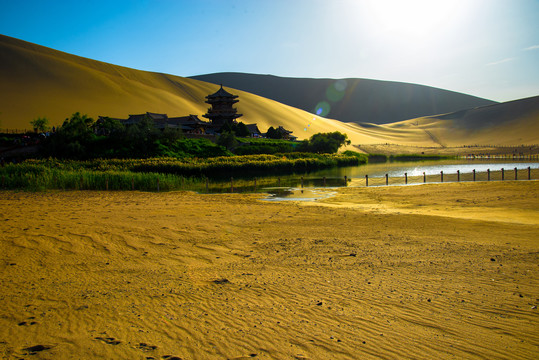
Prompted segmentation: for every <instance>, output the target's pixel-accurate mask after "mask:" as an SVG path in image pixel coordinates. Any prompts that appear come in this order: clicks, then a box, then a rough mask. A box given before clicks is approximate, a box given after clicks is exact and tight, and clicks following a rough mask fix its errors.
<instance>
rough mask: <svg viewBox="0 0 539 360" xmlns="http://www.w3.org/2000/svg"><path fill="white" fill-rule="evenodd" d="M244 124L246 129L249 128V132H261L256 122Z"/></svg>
mask: <svg viewBox="0 0 539 360" xmlns="http://www.w3.org/2000/svg"><path fill="white" fill-rule="evenodd" d="M245 126H246V127H247V130H249V132H250V133H251V134H258V135H260V134H262V133H261V132H260V130H259V129H258V126H257V125H256V124H246V125H245Z"/></svg>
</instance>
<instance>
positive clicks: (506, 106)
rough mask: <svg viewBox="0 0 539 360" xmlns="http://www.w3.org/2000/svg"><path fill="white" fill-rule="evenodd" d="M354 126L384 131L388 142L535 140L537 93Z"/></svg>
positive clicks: (445, 143) (537, 133)
mask: <svg viewBox="0 0 539 360" xmlns="http://www.w3.org/2000/svg"><path fill="white" fill-rule="evenodd" d="M358 128H359V129H358V131H361V132H362V133H365V132H367V131H369V129H370V131H371V132H372V133H373V134H376V135H377V136H380V135H381V134H383V133H385V136H386V137H387V139H388V142H394V143H406V142H413V141H421V139H422V138H423V139H424V138H425V136H426V137H429V138H430V139H431V140H432V141H433V142H434V143H437V144H439V145H440V146H460V145H476V144H479V145H494V146H505V145H521V144H526V145H531V144H537V143H538V142H539V96H535V97H530V98H526V99H520V100H515V101H509V102H505V103H501V104H496V105H490V106H483V107H478V108H474V109H469V110H463V111H458V112H453V113H448V114H443V115H436V116H428V117H421V118H416V119H410V120H406V121H401V122H396V123H392V124H387V125H381V126H376V125H370V124H358ZM421 132H423V134H421ZM412 134H414V135H415V137H414V135H412Z"/></svg>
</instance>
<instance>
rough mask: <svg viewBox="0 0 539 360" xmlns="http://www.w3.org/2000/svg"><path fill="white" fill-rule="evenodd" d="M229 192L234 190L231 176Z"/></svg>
mask: <svg viewBox="0 0 539 360" xmlns="http://www.w3.org/2000/svg"><path fill="white" fill-rule="evenodd" d="M230 192H231V193H233V192H234V178H233V177H231V178H230Z"/></svg>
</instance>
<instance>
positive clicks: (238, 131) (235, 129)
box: [219, 121, 251, 137]
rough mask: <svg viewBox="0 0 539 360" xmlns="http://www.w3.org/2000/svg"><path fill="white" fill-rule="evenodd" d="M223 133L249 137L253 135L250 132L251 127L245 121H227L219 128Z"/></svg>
mask: <svg viewBox="0 0 539 360" xmlns="http://www.w3.org/2000/svg"><path fill="white" fill-rule="evenodd" d="M219 132H220V133H221V134H224V133H233V134H235V135H236V136H237V137H248V136H250V135H251V133H250V132H249V129H247V125H245V124H244V123H243V122H241V121H240V122H239V123H229V122H227V123H225V124H224V125H223V127H221V129H220V130H219Z"/></svg>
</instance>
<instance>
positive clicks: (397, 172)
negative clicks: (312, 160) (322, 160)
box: [261, 159, 539, 201]
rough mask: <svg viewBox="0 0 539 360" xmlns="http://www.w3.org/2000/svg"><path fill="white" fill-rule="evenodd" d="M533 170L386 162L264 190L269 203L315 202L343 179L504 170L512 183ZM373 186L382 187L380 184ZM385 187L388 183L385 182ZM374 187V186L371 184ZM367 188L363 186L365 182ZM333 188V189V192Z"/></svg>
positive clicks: (520, 164)
mask: <svg viewBox="0 0 539 360" xmlns="http://www.w3.org/2000/svg"><path fill="white" fill-rule="evenodd" d="M528 167H530V168H531V169H539V162H532V161H518V160H517V161H512V160H492V159H489V160H435V161H416V162H387V163H374V164H367V165H360V166H352V167H342V168H332V169H326V170H321V171H317V172H311V173H308V174H303V175H298V174H295V175H288V176H281V177H280V178H281V179H282V180H281V181H282V182H283V183H285V184H287V185H285V186H282V187H267V188H265V189H261V190H262V191H265V192H268V193H269V194H270V197H269V198H268V200H278V201H282V200H295V201H297V200H300V201H301V200H305V201H308V200H315V199H320V198H324V197H328V196H332V195H333V193H334V191H335V189H334V188H335V187H339V186H343V185H344V177H345V176H346V177H347V178H348V179H350V180H352V182H351V183H349V184H351V185H352V186H353V184H354V181H353V180H354V179H358V180H359V179H365V175H368V176H369V179H373V180H374V179H377V178H385V176H386V174H388V176H389V178H396V177H398V178H401V177H404V174H405V173H407V175H408V177H410V178H411V177H413V176H423V173H425V175H426V176H429V175H431V176H432V175H438V176H439V175H440V172H441V171H443V172H444V174H447V175H450V174H456V173H457V171H460V174H461V175H464V174H471V173H472V172H473V170H475V171H476V172H477V173H484V172H486V171H487V170H490V171H491V172H494V171H500V170H501V169H502V168H503V169H504V170H506V172H507V173H508V175H507V179H508V180H509V179H510V175H509V174H512V173H509V171H513V170H514V169H515V168H517V169H519V170H522V169H527V168H528ZM301 177H303V186H301V183H300V182H301V180H300V179H301ZM324 177H325V178H326V186H327V187H323V183H322V181H323V180H322V179H323V178H324ZM373 182H374V183H377V184H381V182H380V180H378V181H377V182H375V181H373ZM383 183H384V184H385V182H383ZM370 184H371V183H370ZM363 185H364V182H363ZM332 187H333V189H332Z"/></svg>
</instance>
